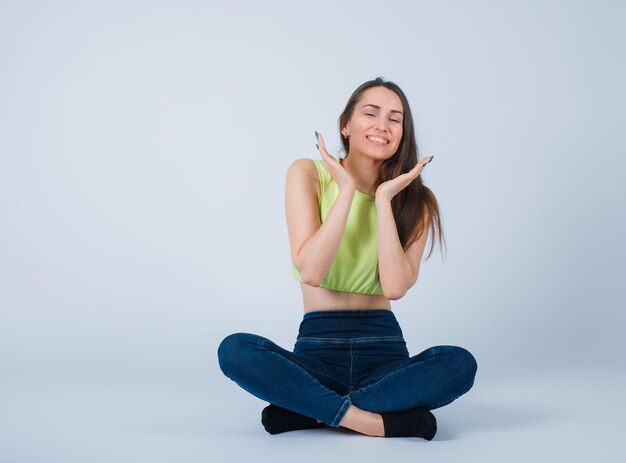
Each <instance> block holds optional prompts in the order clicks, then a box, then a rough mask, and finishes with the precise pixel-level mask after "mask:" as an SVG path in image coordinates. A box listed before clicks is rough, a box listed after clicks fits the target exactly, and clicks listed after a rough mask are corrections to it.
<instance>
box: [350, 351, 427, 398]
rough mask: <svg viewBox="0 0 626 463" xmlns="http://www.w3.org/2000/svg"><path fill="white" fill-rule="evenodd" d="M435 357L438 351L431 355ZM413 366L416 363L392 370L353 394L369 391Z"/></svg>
mask: <svg viewBox="0 0 626 463" xmlns="http://www.w3.org/2000/svg"><path fill="white" fill-rule="evenodd" d="M436 355H439V352H438V351H435V353H434V354H433V357H434V356H436ZM414 365H416V363H410V364H408V365H406V366H404V367H402V368H400V369H398V370H394V371H392V372H389V373H387V374H386V375H385V376H383V377H382V378H380V379H379V380H378V381H376V382H375V383H373V384H370V385H369V386H365V387H361V388H359V389H357V390H356V391H354V392H361V391H365V390H367V389H369V388H370V387H374V386H376V385H377V384H379V383H381V382H382V381H384V380H386V379H388V378H391V377H392V376H394V375H396V374H398V373H400V372H401V371H403V370H405V369H407V368H411V367H412V366H414Z"/></svg>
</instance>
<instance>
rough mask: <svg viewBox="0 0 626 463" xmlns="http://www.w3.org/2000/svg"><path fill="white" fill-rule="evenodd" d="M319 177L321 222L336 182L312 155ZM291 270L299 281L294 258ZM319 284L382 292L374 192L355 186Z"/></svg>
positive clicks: (362, 291)
mask: <svg viewBox="0 0 626 463" xmlns="http://www.w3.org/2000/svg"><path fill="white" fill-rule="evenodd" d="M313 162H315V167H316V168H317V173H318V175H319V178H320V200H319V203H318V207H319V213H320V220H321V223H324V220H325V219H326V216H327V215H328V211H330V208H331V207H332V205H333V204H334V202H335V199H337V195H338V194H339V186H338V185H337V183H335V181H334V179H333V177H332V175H330V172H328V170H327V169H326V165H325V164H324V161H322V160H321V159H314V160H313ZM291 274H292V275H293V277H294V278H295V279H296V280H298V281H302V278H301V277H300V273H299V272H298V269H297V268H296V266H295V265H293V262H292V264H291ZM320 287H322V288H328V289H333V290H335V291H343V292H348V293H360V294H375V295H382V294H383V290H382V287H381V286H380V280H379V278H378V234H377V223H376V203H375V196H373V195H367V194H365V193H361V192H360V191H358V190H356V191H355V193H354V199H353V200H352V206H351V208H350V213H349V214H348V221H347V223H346V228H345V231H344V234H343V238H342V239H341V243H340V245H339V249H338V250H337V255H336V256H335V260H334V261H333V263H332V264H331V266H330V268H329V269H328V272H327V273H326V276H324V279H323V280H322V282H321V283H320Z"/></svg>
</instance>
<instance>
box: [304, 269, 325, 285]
mask: <svg viewBox="0 0 626 463" xmlns="http://www.w3.org/2000/svg"><path fill="white" fill-rule="evenodd" d="M300 278H302V283H304V284H306V285H309V286H314V287H318V286H319V285H320V283H321V282H322V279H321V278H320V277H319V276H318V275H309V274H308V273H307V272H306V270H304V271H302V272H300Z"/></svg>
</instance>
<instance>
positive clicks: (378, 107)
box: [361, 104, 404, 116]
mask: <svg viewBox="0 0 626 463" xmlns="http://www.w3.org/2000/svg"><path fill="white" fill-rule="evenodd" d="M366 106H371V107H372V108H376V109H380V106H376V105H375V104H364V105H363V106H361V108H365V107H366ZM390 112H392V113H398V114H400V115H401V116H404V114H402V111H398V110H397V109H392V110H391V111H390Z"/></svg>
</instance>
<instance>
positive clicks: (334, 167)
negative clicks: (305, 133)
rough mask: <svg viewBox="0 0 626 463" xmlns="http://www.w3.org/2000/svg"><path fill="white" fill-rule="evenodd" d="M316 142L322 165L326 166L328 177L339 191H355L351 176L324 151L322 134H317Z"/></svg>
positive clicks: (324, 145)
mask: <svg viewBox="0 0 626 463" xmlns="http://www.w3.org/2000/svg"><path fill="white" fill-rule="evenodd" d="M317 141H318V144H319V151H320V154H321V155H322V161H324V165H326V170H328V172H330V175H331V176H332V177H333V179H334V180H335V183H336V184H337V185H338V186H339V189H340V190H343V189H346V190H350V189H351V190H356V183H355V181H354V179H353V178H352V176H351V175H350V174H349V173H348V171H347V170H346V169H344V168H343V166H342V165H341V164H340V162H339V161H338V160H337V159H335V158H334V157H333V156H331V155H330V154H328V151H326V144H325V143H324V139H323V138H322V134H321V133H319V132H318V133H317Z"/></svg>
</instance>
